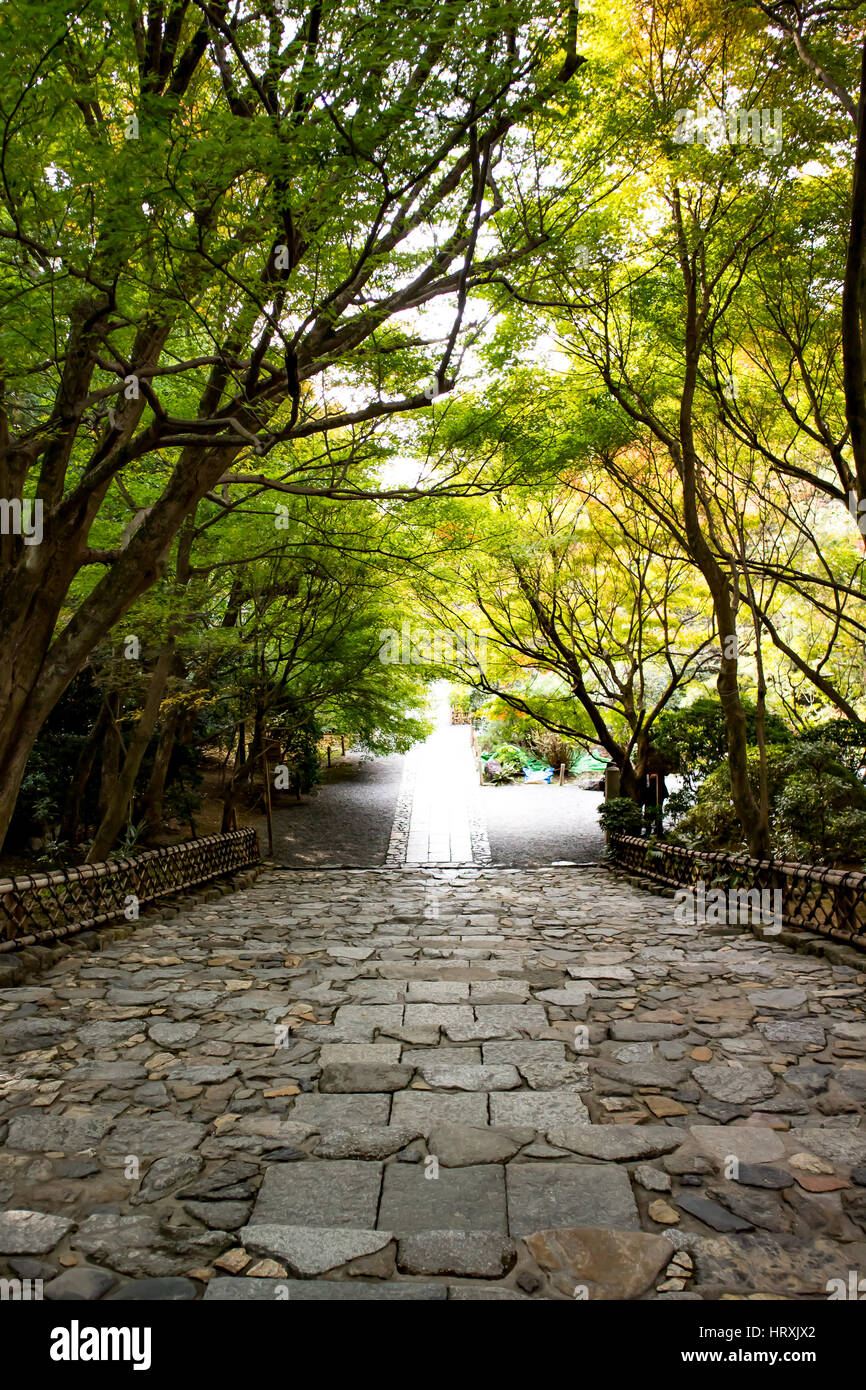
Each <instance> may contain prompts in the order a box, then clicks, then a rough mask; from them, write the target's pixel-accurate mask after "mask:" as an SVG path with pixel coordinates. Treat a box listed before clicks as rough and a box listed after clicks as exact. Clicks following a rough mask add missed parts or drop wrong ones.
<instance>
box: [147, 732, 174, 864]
mask: <svg viewBox="0 0 866 1390" xmlns="http://www.w3.org/2000/svg"><path fill="white" fill-rule="evenodd" d="M179 723H180V710H177V709H175V710H172V712H171V714H170V715H169V716H168V718H167V719H166V721H165V725H164V727H163V730H162V733H161V734H160V736H159V744H158V746H157V750H156V757H155V758H154V760H153V768H152V769H151V773H150V778H149V780H148V783H147V788H146V790H145V793H144V799H143V803H142V814H143V815H144V821H145V824H146V826H147V835H148V838H149V839H150V838H152V837H153V836H154V835H155V834H156V833H157V832H158V831H159V829H160V827H161V825H162V816H163V811H162V807H163V800H164V798H165V784H166V781H167V780H168V770H169V767H170V766H171V755H172V753H173V752H174V745H175V739H176V736H177V728H178V724H179Z"/></svg>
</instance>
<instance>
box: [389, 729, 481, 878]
mask: <svg viewBox="0 0 866 1390" xmlns="http://www.w3.org/2000/svg"><path fill="white" fill-rule="evenodd" d="M406 764H407V765H406V772H405V780H404V784H403V789H402V795H401V803H402V804H398V808H397V812H396V814H395V825H394V830H393V831H392V836H391V845H390V847H389V853H388V862H389V864H400V863H405V864H439V865H446V864H448V865H451V864H454V865H457V864H473V863H475V864H486V863H489V861H490V847H489V845H488V843H487V836H486V832H485V830H484V827H483V823H482V820H481V815H480V795H479V793H480V787H479V782H478V772H477V769H476V766H475V757H474V755H473V752H472V743H471V733H470V730H469V728H468V727H467V726H466V725H465V724H458V725H445V726H444V727H440V728H438V729H437V730H436V731H435V732H434V733H433V734H431V736H430V737H429V738H428V739H427V741H426V742H425V743H423V744H421V745H420V746H419V747H417V748H413V749H412V751H411V752H410V753H409V754H407V758H406Z"/></svg>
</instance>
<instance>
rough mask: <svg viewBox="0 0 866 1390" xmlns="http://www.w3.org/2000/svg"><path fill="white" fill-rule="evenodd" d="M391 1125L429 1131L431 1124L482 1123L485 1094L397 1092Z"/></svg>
mask: <svg viewBox="0 0 866 1390" xmlns="http://www.w3.org/2000/svg"><path fill="white" fill-rule="evenodd" d="M391 1123H392V1124H394V1125H401V1126H409V1127H410V1128H414V1127H417V1129H418V1130H419V1132H420V1133H421V1134H429V1132H430V1130H431V1129H432V1128H433V1127H434V1125H446V1124H454V1125H486V1124H487V1096H486V1095H483V1094H480V1093H479V1092H477V1091H467V1092H464V1093H463V1094H455V1095H452V1094H445V1093H443V1092H442V1091H411V1090H410V1091H398V1092H397V1094H396V1095H395V1097H394V1104H393V1107H392V1110H391Z"/></svg>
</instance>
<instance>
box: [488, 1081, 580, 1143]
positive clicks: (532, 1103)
mask: <svg viewBox="0 0 866 1390" xmlns="http://www.w3.org/2000/svg"><path fill="white" fill-rule="evenodd" d="M490 1123H491V1124H492V1125H498V1126H500V1127H502V1128H507V1127H508V1126H509V1125H527V1126H529V1127H531V1128H532V1129H537V1130H540V1131H541V1132H542V1133H545V1134H546V1133H547V1131H548V1130H549V1129H553V1128H554V1127H555V1126H557V1125H579V1124H588V1123H589V1112H588V1111H587V1108H586V1106H585V1105H584V1103H583V1101H582V1100H581V1099H580V1096H579V1095H578V1094H577V1092H576V1091H507V1092H504V1093H503V1092H497V1093H496V1094H494V1095H491V1097H490Z"/></svg>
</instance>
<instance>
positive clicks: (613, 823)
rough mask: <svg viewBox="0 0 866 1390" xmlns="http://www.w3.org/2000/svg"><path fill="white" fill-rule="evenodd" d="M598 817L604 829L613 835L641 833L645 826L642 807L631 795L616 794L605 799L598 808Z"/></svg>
mask: <svg viewBox="0 0 866 1390" xmlns="http://www.w3.org/2000/svg"><path fill="white" fill-rule="evenodd" d="M598 819H599V822H600V824H601V828H602V830H604V831H605V832H606V833H609V834H611V835H639V834H640V833H641V829H642V827H643V815H642V813H641V808H640V807H639V806H638V804H637V802H635V801H632V799H631V797H630V796H614V797H611V799H610V800H609V801H603V802H602V803H601V805H600V806H599V808H598Z"/></svg>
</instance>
